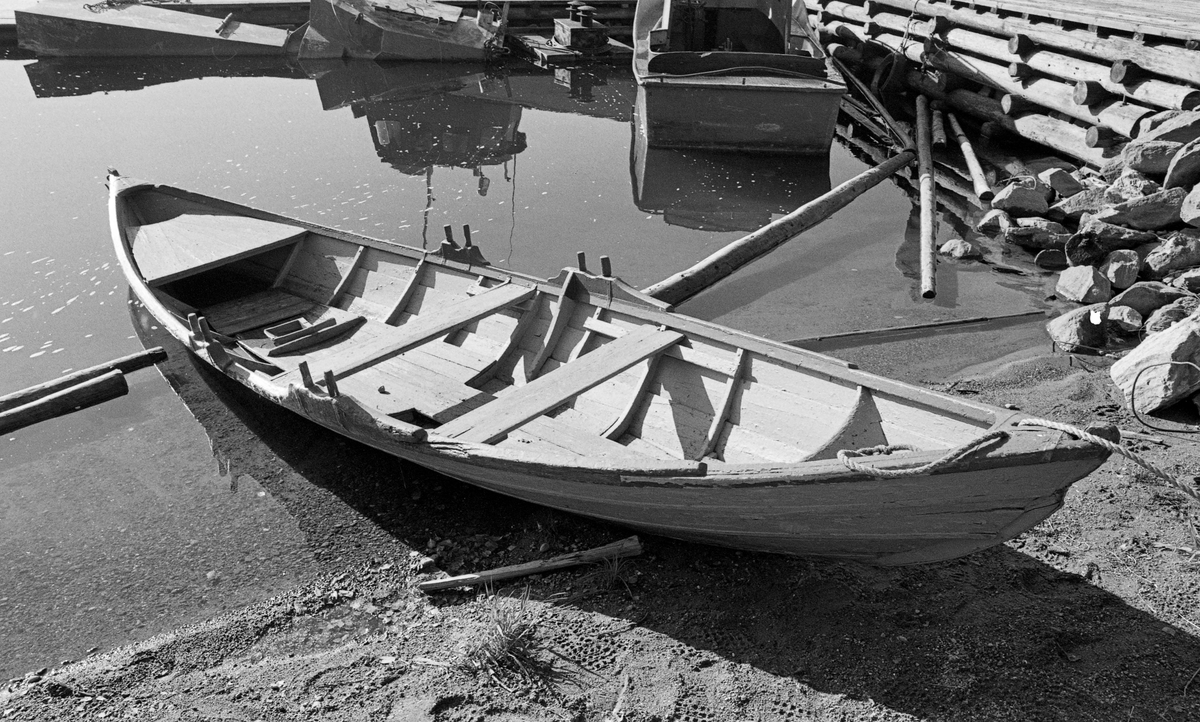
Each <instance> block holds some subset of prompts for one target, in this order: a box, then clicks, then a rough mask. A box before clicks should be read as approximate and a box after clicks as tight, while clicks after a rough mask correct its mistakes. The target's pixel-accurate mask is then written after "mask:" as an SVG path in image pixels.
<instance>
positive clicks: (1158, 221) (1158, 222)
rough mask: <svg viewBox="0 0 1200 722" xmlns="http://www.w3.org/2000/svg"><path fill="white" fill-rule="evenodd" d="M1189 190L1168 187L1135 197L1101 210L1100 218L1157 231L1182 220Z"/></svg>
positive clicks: (1113, 222)
mask: <svg viewBox="0 0 1200 722" xmlns="http://www.w3.org/2000/svg"><path fill="white" fill-rule="evenodd" d="M1187 194H1188V193H1187V191H1186V190H1184V189H1182V188H1167V189H1166V190H1161V191H1159V192H1157V193H1154V194H1152V195H1148V196H1143V197H1141V198H1134V199H1133V200H1129V201H1125V202H1124V203H1118V204H1117V205H1115V206H1113V207H1111V208H1107V209H1105V210H1102V211H1100V212H1099V213H1097V214H1096V215H1095V217H1096V218H1097V219H1098V220H1101V221H1104V222H1105V223H1112V224H1115V225H1118V226H1126V227H1127V228H1136V229H1138V230H1140V231H1156V230H1158V229H1160V228H1167V227H1169V226H1174V225H1176V224H1178V223H1179V222H1180V218H1179V210H1180V208H1181V207H1182V206H1183V199H1184V198H1187Z"/></svg>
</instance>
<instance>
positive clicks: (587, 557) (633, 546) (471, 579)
mask: <svg viewBox="0 0 1200 722" xmlns="http://www.w3.org/2000/svg"><path fill="white" fill-rule="evenodd" d="M641 553H642V542H641V541H640V540H639V539H638V538H637V537H636V536H631V537H629V538H627V539H622V540H621V541H618V542H613V543H612V544H605V545H604V546H602V547H596V548H595V549H585V550H583V551H578V552H571V553H570V554H560V555H559V556H556V557H554V558H552V559H539V560H538V561H535V562H527V563H525V564H514V565H512V566H507V567H500V568H498V569H492V570H489V571H486V572H479V573H478V574H461V575H459V576H457V577H448V578H446V579H431V580H429V581H427V582H421V583H420V584H418V585H417V589H420V590H421V591H423V592H436V591H441V590H444V589H455V588H457V587H477V586H480V585H482V584H491V583H493V582H499V581H503V580H505V579H516V578H518V577H527V576H529V575H531V574H543V573H545V572H552V571H557V570H559V569H566V568H568V567H576V566H579V565H580V564H596V563H598V562H603V561H605V560H608V559H621V558H624V557H635V556H637V555H639V554H641Z"/></svg>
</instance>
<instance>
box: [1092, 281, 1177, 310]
mask: <svg viewBox="0 0 1200 722" xmlns="http://www.w3.org/2000/svg"><path fill="white" fill-rule="evenodd" d="M1189 295H1191V294H1189V293H1187V292H1186V291H1181V290H1180V289H1178V288H1172V287H1171V286H1168V285H1167V284H1165V283H1159V282H1158V281H1139V282H1137V283H1135V284H1133V285H1132V286H1130V287H1129V288H1127V289H1125V290H1124V291H1122V292H1121V293H1118V294H1117V295H1116V296H1115V297H1113V300H1111V301H1109V302H1108V305H1109V306H1129V307H1130V308H1132V309H1134V310H1135V311H1137V312H1138V313H1140V314H1142V317H1143V318H1145V317H1146V316H1149V315H1150V314H1152V313H1154V312H1155V311H1157V310H1158V309H1160V308H1162V307H1163V306H1166V305H1167V304H1168V303H1174V302H1175V301H1178V300H1179V299H1181V298H1184V297H1185V296H1189Z"/></svg>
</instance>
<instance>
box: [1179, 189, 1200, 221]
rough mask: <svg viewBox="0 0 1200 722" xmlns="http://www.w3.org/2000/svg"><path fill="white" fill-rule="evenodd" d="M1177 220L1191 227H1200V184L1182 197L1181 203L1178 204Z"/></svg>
mask: <svg viewBox="0 0 1200 722" xmlns="http://www.w3.org/2000/svg"><path fill="white" fill-rule="evenodd" d="M1179 220H1181V221H1183V222H1184V223H1186V224H1188V225H1189V226H1192V227H1193V228H1200V185H1197V186H1196V187H1195V188H1193V189H1192V192H1191V193H1188V194H1187V197H1186V198H1184V199H1183V205H1181V206H1179Z"/></svg>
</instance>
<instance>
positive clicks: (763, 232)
mask: <svg viewBox="0 0 1200 722" xmlns="http://www.w3.org/2000/svg"><path fill="white" fill-rule="evenodd" d="M916 157H917V153H916V151H914V150H902V151H900V153H898V154H897V155H895V156H894V157H892V158H890V159H889V160H887V161H886V162H884V163H882V164H881V165H879V166H877V167H875V168H870V169H868V170H866V171H865V172H863V173H860V174H859V175H857V176H855V177H854V178H851V179H850V180H848V181H846V182H845V183H842V184H841V185H839V186H837V187H836V188H834V189H833V190H831V191H829V192H828V193H826V194H825V195H823V196H821V197H819V198H816V199H814V200H812V201H809V202H808V203H805V204H804V205H802V206H800V207H799V208H797V209H796V210H794V211H792V212H791V213H789V214H787V215H786V216H784V217H782V218H778V219H776V220H774V221H772V222H771V223H769V224H767V225H766V226H763V227H762V228H760V229H758V230H757V231H754V232H753V233H750V234H748V235H746V236H743V237H742V238H739V239H738V240H736V241H734V242H733V243H730V244H729V245H727V246H725V247H724V248H722V249H721V250H719V251H717V252H716V253H714V254H712V255H710V256H708V257H707V258H705V259H704V260H702V261H700V262H699V263H697V264H695V265H693V266H692V267H691V268H688V269H686V270H683V271H680V272H679V273H676V274H675V275H673V276H670V277H669V278H665V279H663V280H662V281H659V282H658V283H656V284H654V285H652V286H649V287H647V288H645V289H643V291H642V292H643V293H645V294H647V295H649V296H653V297H654V298H657V299H659V300H661V301H665V302H667V303H670V304H672V305H674V304H678V303H681V302H683V301H686V300H687V299H689V298H691V297H692V296H695V295H696V294H698V293H700V292H701V291H703V290H705V289H707V288H710V287H711V286H713V285H714V284H716V283H717V282H718V281H720V280H722V279H724V278H726V277H728V276H730V275H732V274H733V273H734V272H735V271H737V270H738V269H739V268H742V267H743V266H745V265H747V264H749V263H751V262H753V261H755V260H757V259H759V258H761V257H762V256H765V255H766V254H768V253H770V252H771V251H773V250H775V249H776V248H778V247H779V246H781V245H783V244H784V243H786V242H787V241H789V240H791V239H792V238H795V237H796V236H798V235H799V234H801V233H803V232H804V231H806V230H808V229H809V228H812V227H813V226H816V225H817V224H819V223H821V222H822V221H824V220H825V219H827V218H829V217H830V216H831V215H833V214H834V213H836V212H837V211H838V210H840V209H842V208H844V207H846V206H847V205H848V204H849V203H850V201H852V200H854V199H855V198H857V197H858V196H860V195H862V194H863V193H865V192H867V191H868V190H870V189H871V188H873V187H875V186H876V185H878V184H879V183H881V182H883V181H884V180H885V179H887V177H888V176H890V175H892V174H893V173H895V172H896V171H897V170H899V169H901V168H904V167H905V166H907V165H909V164H910V163H912V162H913V161H914V160H916Z"/></svg>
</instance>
